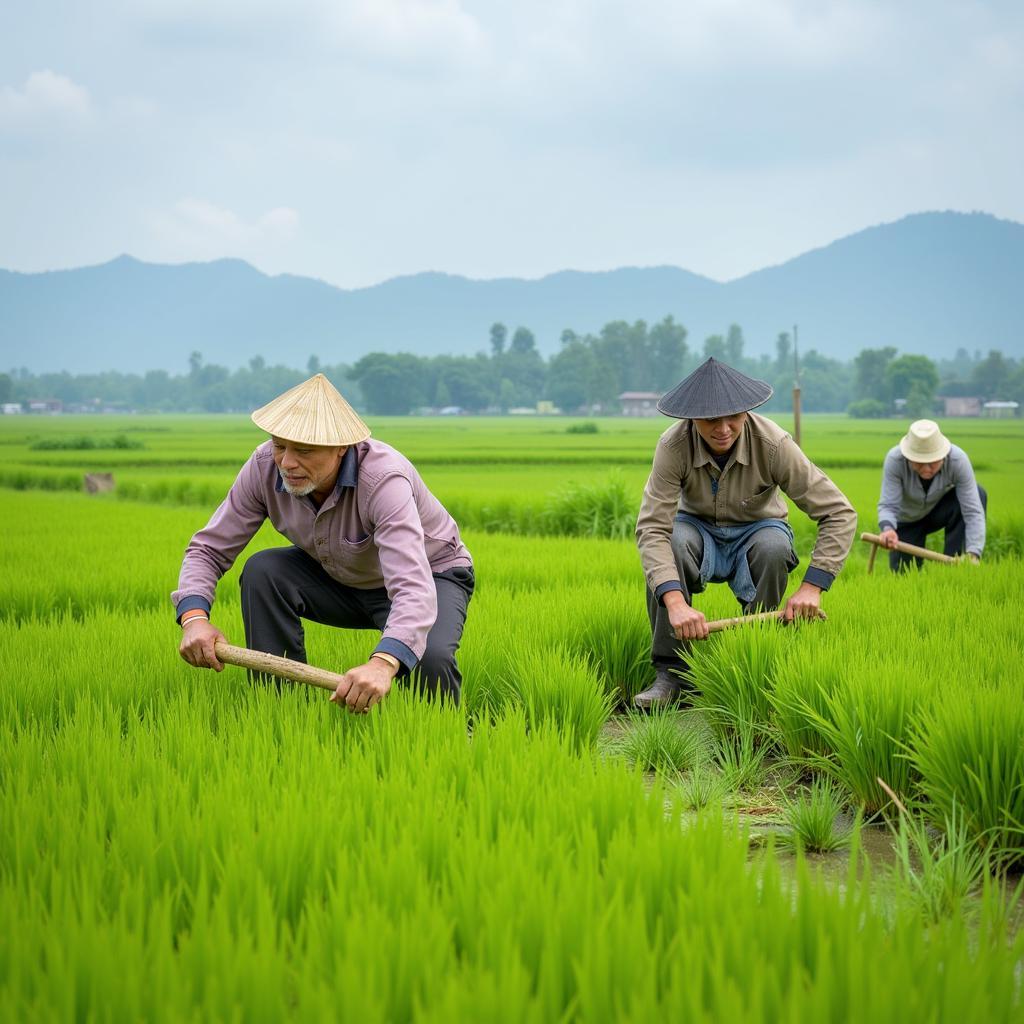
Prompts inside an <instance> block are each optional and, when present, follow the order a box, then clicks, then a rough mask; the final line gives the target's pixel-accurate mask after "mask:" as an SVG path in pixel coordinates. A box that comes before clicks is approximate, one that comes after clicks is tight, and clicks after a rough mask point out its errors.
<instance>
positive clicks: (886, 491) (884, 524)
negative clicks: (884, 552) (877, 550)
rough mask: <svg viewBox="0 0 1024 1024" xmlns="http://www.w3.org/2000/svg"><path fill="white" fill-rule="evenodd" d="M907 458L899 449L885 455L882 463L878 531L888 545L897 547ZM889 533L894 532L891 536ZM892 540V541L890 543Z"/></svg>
mask: <svg viewBox="0 0 1024 1024" xmlns="http://www.w3.org/2000/svg"><path fill="white" fill-rule="evenodd" d="M905 472H906V460H905V459H904V458H903V456H902V455H900V454H899V451H898V449H897V450H893V451H890V452H889V453H888V454H887V455H886V456H885V462H884V463H883V465H882V490H881V493H880V494H879V496H878V532H879V533H880V534H881V535H882V536H883V538H885V539H886V541H887V543H886V547H890V548H891V547H895V543H896V540H897V537H896V524H897V523H898V522H899V520H900V509H901V508H902V507H903V486H904V473H905ZM889 534H892V536H891V538H890V537H889ZM889 541H891V543H889Z"/></svg>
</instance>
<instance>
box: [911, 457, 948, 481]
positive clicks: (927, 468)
mask: <svg viewBox="0 0 1024 1024" xmlns="http://www.w3.org/2000/svg"><path fill="white" fill-rule="evenodd" d="M907 461H908V462H910V460H909V459H907ZM942 461H943V460H942V459H939V460H938V462H910V468H911V469H912V470H913V471H914V472H915V473H916V474H917V475H918V476H919V477H920V478H921V479H922V480H931V478H932V477H933V476H935V474H936V473H938V471H939V470H940V469H942Z"/></svg>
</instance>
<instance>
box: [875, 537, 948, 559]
mask: <svg viewBox="0 0 1024 1024" xmlns="http://www.w3.org/2000/svg"><path fill="white" fill-rule="evenodd" d="M860 539H861V540H862V541H865V542H866V543H868V544H874V545H875V546H876V547H880V548H884V547H885V545H884V544H883V543H882V538H881V537H880V536H879V535H878V534H877V533H862V534H861V535H860ZM887 550H888V549H887ZM896 550H897V551H902V552H903V553H904V554H905V555H913V556H914V557H915V558H925V559H927V560H928V561H930V562H945V563H946V564H947V565H948V564H950V563H951V562H955V561H956V559H955V558H954V557H953V556H952V555H943V554H940V553H939V552H938V551H929V550H928V548H919V547H918V546H917V545H916V544H904V543H903V541H901V540H898V541H896Z"/></svg>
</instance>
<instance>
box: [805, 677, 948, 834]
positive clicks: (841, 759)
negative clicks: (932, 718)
mask: <svg viewBox="0 0 1024 1024" xmlns="http://www.w3.org/2000/svg"><path fill="white" fill-rule="evenodd" d="M857 668H858V666H854V667H853V668H851V671H850V674H849V675H848V677H847V678H846V679H844V680H843V682H842V683H841V684H840V685H839V686H837V687H836V689H835V690H834V691H833V692H832V693H830V694H823V700H824V702H825V706H826V711H825V713H824V714H820V713H819V712H817V711H816V710H815V709H814V708H813V707H811V706H810V704H805V705H804V706H803V707H804V713H805V714H806V716H807V721H808V723H809V724H811V726H812V727H813V728H815V729H816V730H817V731H818V733H819V734H820V737H821V741H822V743H823V745H824V746H825V747H826V749H827V751H828V752H827V754H826V755H824V756H820V755H813V756H812V757H811V758H810V759H809V761H810V763H811V764H813V765H814V766H815V767H817V768H819V769H820V770H822V771H824V772H826V773H827V774H828V775H830V776H831V777H832V778H833V779H835V780H836V781H837V782H838V783H839V784H840V785H841V786H842V787H843V789H845V790H846V791H847V792H848V793H849V794H851V796H852V798H853V799H854V801H856V802H857V803H858V804H859V805H860V806H861V807H862V808H863V809H864V811H865V813H866V814H869V815H870V814H876V813H878V812H880V811H883V810H885V809H886V808H887V807H888V806H889V804H890V801H889V797H888V796H887V795H886V793H885V791H884V790H883V789H882V787H881V786H880V785H879V782H878V780H879V779H882V780H884V781H885V782H886V783H887V784H888V785H889V786H890V787H891V788H892V789H893V790H894V791H895V792H896V793H898V794H910V793H912V792H913V791H914V786H915V784H916V782H917V772H916V771H915V770H914V768H913V766H912V764H911V762H910V760H909V759H908V757H907V756H906V750H907V745H908V741H909V739H910V730H911V723H912V721H913V719H914V716H915V715H916V713H917V712H918V711H919V710H920V709H921V708H922V707H923V706H924V705H925V703H926V702H927V700H929V699H930V696H931V693H932V688H931V684H930V680H929V679H928V678H927V675H926V673H925V671H924V669H922V668H921V667H918V672H919V674H918V675H917V676H913V675H910V674H908V673H907V671H906V669H907V666H905V665H903V664H899V665H896V664H886V663H885V662H880V663H879V662H876V663H874V664H872V665H870V667H868V666H864V668H863V670H862V671H858V670H857ZM901 672H902V673H903V675H902V678H901Z"/></svg>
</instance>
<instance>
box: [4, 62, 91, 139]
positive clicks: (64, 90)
mask: <svg viewBox="0 0 1024 1024" xmlns="http://www.w3.org/2000/svg"><path fill="white" fill-rule="evenodd" d="M92 113H93V105H92V99H91V98H90V96H89V90H88V89H86V88H85V86H82V85H78V84H77V83H76V82H73V81H72V80H71V79H70V78H68V77H67V76H66V75H58V74H57V73H56V72H54V71H50V70H44V71H33V72H32V74H30V75H29V76H28V78H27V79H26V80H25V84H24V85H23V86H22V87H21V88H20V89H15V88H12V87H11V86H5V87H4V88H2V89H0V124H8V125H25V126H29V127H32V126H39V125H40V124H42V123H44V122H46V121H48V120H54V119H60V120H63V121H68V120H70V121H77V122H85V121H88V120H89V119H90V118H91V117H92Z"/></svg>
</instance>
